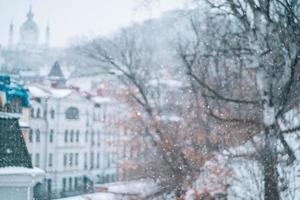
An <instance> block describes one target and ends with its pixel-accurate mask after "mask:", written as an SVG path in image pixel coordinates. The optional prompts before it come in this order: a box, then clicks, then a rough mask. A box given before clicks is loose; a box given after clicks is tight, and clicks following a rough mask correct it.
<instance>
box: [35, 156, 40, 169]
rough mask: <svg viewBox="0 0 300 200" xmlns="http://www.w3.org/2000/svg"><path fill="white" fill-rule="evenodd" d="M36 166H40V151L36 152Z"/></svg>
mask: <svg viewBox="0 0 300 200" xmlns="http://www.w3.org/2000/svg"><path fill="white" fill-rule="evenodd" d="M35 166H36V167H39V166H40V154H39V153H36V154H35Z"/></svg>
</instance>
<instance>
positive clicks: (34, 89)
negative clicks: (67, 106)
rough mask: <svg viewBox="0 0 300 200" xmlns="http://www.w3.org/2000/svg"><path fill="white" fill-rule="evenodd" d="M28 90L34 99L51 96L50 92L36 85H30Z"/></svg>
mask: <svg viewBox="0 0 300 200" xmlns="http://www.w3.org/2000/svg"><path fill="white" fill-rule="evenodd" d="M27 88H28V90H29V93H30V95H32V96H34V97H48V96H50V95H51V93H49V91H47V90H45V89H43V88H41V87H38V86H35V85H30V86H28V87H27Z"/></svg>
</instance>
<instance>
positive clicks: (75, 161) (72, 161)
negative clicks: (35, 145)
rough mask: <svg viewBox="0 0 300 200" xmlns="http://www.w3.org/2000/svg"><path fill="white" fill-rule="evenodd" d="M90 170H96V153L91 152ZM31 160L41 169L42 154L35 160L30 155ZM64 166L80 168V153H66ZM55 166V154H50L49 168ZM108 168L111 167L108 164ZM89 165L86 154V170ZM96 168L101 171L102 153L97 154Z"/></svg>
mask: <svg viewBox="0 0 300 200" xmlns="http://www.w3.org/2000/svg"><path fill="white" fill-rule="evenodd" d="M90 156H91V157H90V168H91V169H93V168H94V153H93V152H91V155H90ZM30 158H31V160H32V162H33V163H34V166H36V167H40V154H39V153H36V154H35V158H34V160H33V158H32V154H30ZM63 159H64V160H63V164H64V167H67V166H70V167H72V166H78V165H79V153H65V154H64V158H63ZM52 166H53V154H52V153H49V154H48V167H52ZM108 167H110V165H109V164H108ZM87 168H88V165H87V153H85V154H84V169H87ZM96 168H97V169H99V168H100V153H97V164H96Z"/></svg>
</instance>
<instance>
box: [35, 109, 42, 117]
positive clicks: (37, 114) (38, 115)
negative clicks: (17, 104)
mask: <svg viewBox="0 0 300 200" xmlns="http://www.w3.org/2000/svg"><path fill="white" fill-rule="evenodd" d="M36 117H37V118H40V117H41V109H39V108H38V109H37V111H36Z"/></svg>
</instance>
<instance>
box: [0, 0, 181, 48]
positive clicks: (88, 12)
mask: <svg viewBox="0 0 300 200" xmlns="http://www.w3.org/2000/svg"><path fill="white" fill-rule="evenodd" d="M140 1H141V0H0V44H1V45H4V46H5V45H7V43H8V28H9V24H10V22H11V21H13V24H14V29H15V34H14V42H15V43H16V42H18V41H19V28H20V26H21V25H22V24H23V23H24V21H25V20H26V14H27V12H28V10H29V7H30V5H31V6H32V10H33V13H34V20H35V22H36V23H37V25H38V26H39V30H40V36H39V42H40V43H42V42H44V41H45V29H46V26H47V24H48V23H49V25H50V29H51V30H50V43H51V46H64V45H67V44H68V43H69V42H70V41H71V40H72V39H76V38H78V37H79V38H80V37H83V36H84V37H93V36H96V35H108V34H109V33H112V32H114V31H116V30H117V29H118V28H121V27H124V26H126V25H129V24H131V23H133V22H141V21H143V20H145V19H147V18H153V17H158V16H159V15H160V14H161V13H162V12H164V11H167V10H171V9H178V8H182V7H183V4H182V0H161V1H160V3H156V4H155V5H154V6H152V7H151V8H149V7H147V9H146V8H144V7H143V6H141V5H140V3H139V2H140Z"/></svg>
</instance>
